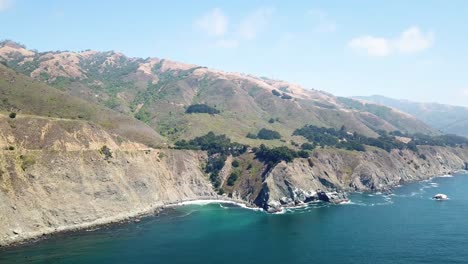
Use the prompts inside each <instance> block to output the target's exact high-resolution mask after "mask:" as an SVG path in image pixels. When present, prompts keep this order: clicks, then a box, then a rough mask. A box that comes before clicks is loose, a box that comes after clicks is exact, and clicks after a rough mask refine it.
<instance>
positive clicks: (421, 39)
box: [395, 27, 434, 53]
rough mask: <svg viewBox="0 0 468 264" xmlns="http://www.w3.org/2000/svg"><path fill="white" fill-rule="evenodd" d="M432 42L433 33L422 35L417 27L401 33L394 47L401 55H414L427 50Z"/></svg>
mask: <svg viewBox="0 0 468 264" xmlns="http://www.w3.org/2000/svg"><path fill="white" fill-rule="evenodd" d="M433 42H434V33H432V32H428V33H426V34H424V33H423V32H421V30H420V29H419V28H418V27H410V28H408V29H407V30H405V31H403V33H401V35H400V37H399V38H398V39H397V40H396V42H395V46H396V48H397V49H398V50H399V51H400V52H401V53H415V52H419V51H423V50H425V49H427V48H429V47H430V46H431V45H432V43H433Z"/></svg>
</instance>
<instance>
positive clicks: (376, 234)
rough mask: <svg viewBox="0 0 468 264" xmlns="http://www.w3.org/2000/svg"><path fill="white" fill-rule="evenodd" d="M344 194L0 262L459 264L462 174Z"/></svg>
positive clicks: (6, 255) (166, 222) (464, 232)
mask: <svg viewBox="0 0 468 264" xmlns="http://www.w3.org/2000/svg"><path fill="white" fill-rule="evenodd" d="M436 193H445V194H447V195H449V197H450V200H447V201H433V200H431V199H430V198H431V196H432V195H434V194H436ZM350 198H351V200H352V203H351V204H348V205H326V204H316V205H313V206H310V207H307V208H302V209H296V210H294V211H293V212H286V213H285V214H280V215H268V214H265V213H263V212H258V211H253V210H247V209H242V208H239V207H234V206H228V205H219V204H211V205H205V206H201V205H188V206H184V207H179V208H176V209H173V210H166V211H165V213H164V214H163V215H162V216H159V217H148V218H145V219H142V221H141V222H140V223H138V224H135V223H128V224H123V225H119V226H113V227H109V228H103V229H99V230H96V231H92V232H85V231H83V232H78V233H72V234H66V235H61V236H58V237H54V238H51V239H48V240H45V241H41V242H38V243H34V244H31V245H27V246H22V247H18V248H13V249H8V250H3V251H0V263H2V264H4V263H91V264H92V263H100V264H102V263H236V264H238V263H257V264H258V263H327V264H329V263H468V175H460V176H456V177H452V178H434V179H432V180H430V181H426V182H421V183H413V184H409V185H405V186H403V187H400V188H397V189H395V192H394V194H393V195H389V196H385V195H378V194H376V195H369V194H353V195H351V196H350Z"/></svg>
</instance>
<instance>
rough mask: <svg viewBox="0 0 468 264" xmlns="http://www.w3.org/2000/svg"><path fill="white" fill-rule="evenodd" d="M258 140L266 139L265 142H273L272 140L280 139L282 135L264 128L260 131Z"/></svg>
mask: <svg viewBox="0 0 468 264" xmlns="http://www.w3.org/2000/svg"><path fill="white" fill-rule="evenodd" d="M257 138H260V139H265V140H272V139H280V138H281V135H280V133H278V132H276V131H274V130H270V129H266V128H262V129H260V131H258V133H257Z"/></svg>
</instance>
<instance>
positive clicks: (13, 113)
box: [8, 112, 16, 119]
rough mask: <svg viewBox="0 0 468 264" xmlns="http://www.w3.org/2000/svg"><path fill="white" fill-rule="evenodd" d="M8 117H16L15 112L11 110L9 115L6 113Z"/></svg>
mask: <svg viewBox="0 0 468 264" xmlns="http://www.w3.org/2000/svg"><path fill="white" fill-rule="evenodd" d="M8 116H9V117H10V118H12V119H13V118H16V113H15V112H11V113H10V114H9V115H8Z"/></svg>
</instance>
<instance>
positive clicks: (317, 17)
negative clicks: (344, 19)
mask: <svg viewBox="0 0 468 264" xmlns="http://www.w3.org/2000/svg"><path fill="white" fill-rule="evenodd" d="M307 15H308V16H310V17H312V18H313V19H314V22H315V23H316V27H315V30H316V31H317V32H323V33H330V32H335V31H336V23H335V22H334V21H333V20H332V19H331V18H330V16H329V15H328V14H327V12H325V11H323V10H322V9H312V10H309V11H308V12H307Z"/></svg>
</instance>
